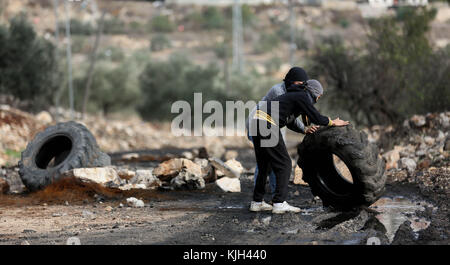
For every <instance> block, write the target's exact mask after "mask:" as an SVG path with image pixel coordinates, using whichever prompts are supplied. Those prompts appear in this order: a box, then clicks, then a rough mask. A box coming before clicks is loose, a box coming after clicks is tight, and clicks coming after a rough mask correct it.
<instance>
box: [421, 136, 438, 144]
mask: <svg viewBox="0 0 450 265" xmlns="http://www.w3.org/2000/svg"><path fill="white" fill-rule="evenodd" d="M423 140H424V141H425V143H426V144H427V145H433V144H434V141H435V140H434V138H433V137H430V136H425V137H424V138H423Z"/></svg>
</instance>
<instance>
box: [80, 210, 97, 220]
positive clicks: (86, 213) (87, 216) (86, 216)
mask: <svg viewBox="0 0 450 265" xmlns="http://www.w3.org/2000/svg"><path fill="white" fill-rule="evenodd" d="M81 216H82V217H83V218H84V219H89V220H94V219H95V218H96V215H95V214H94V213H92V212H90V211H87V210H83V212H82V213H81Z"/></svg>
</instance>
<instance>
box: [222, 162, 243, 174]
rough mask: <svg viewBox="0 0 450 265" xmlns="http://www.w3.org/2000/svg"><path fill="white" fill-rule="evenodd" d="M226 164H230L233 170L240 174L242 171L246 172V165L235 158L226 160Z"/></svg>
mask: <svg viewBox="0 0 450 265" xmlns="http://www.w3.org/2000/svg"><path fill="white" fill-rule="evenodd" d="M225 165H227V166H229V167H230V168H231V170H233V171H234V172H235V173H236V174H237V175H239V176H240V175H241V174H242V172H244V167H243V166H242V164H241V163H240V162H239V161H237V160H236V159H234V158H233V159H230V160H228V161H227V162H225Z"/></svg>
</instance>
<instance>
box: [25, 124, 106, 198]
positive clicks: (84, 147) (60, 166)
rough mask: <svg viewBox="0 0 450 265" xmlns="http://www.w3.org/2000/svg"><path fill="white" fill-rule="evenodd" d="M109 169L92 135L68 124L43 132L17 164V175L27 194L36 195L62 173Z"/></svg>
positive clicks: (79, 127) (81, 126)
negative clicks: (27, 191)
mask: <svg viewBox="0 0 450 265" xmlns="http://www.w3.org/2000/svg"><path fill="white" fill-rule="evenodd" d="M52 161H53V164H51V163H52ZM109 165H111V159H110V157H109V156H108V155H107V154H105V153H103V152H102V151H100V149H99V147H98V145H97V141H96V140H95V138H94V136H93V135H92V133H91V132H90V131H89V130H88V129H87V128H86V127H85V126H84V125H82V124H79V123H76V122H72V121H71V122H66V123H58V124H56V125H55V126H51V127H48V128H46V129H45V130H44V131H42V132H40V133H38V134H37V135H36V136H35V138H34V139H33V140H32V141H31V142H29V143H28V145H27V148H26V149H25V150H24V151H23V152H22V158H21V160H20V161H19V175H20V177H21V179H22V182H23V184H24V185H25V187H27V189H28V190H29V191H36V190H39V189H42V188H44V187H46V186H47V185H49V184H51V183H52V182H53V181H56V180H58V179H59V178H60V177H61V174H62V173H64V172H65V171H68V170H71V169H74V168H85V167H103V166H109Z"/></svg>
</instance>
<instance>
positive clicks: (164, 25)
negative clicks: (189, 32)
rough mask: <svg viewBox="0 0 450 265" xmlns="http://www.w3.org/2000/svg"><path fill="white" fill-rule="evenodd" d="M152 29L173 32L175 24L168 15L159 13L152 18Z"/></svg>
mask: <svg viewBox="0 0 450 265" xmlns="http://www.w3.org/2000/svg"><path fill="white" fill-rule="evenodd" d="M150 26H151V29H152V31H155V32H172V31H174V30H175V25H174V24H173V22H172V21H171V20H170V18H169V17H168V16H163V15H158V16H155V17H153V18H152V20H151V22H150Z"/></svg>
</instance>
